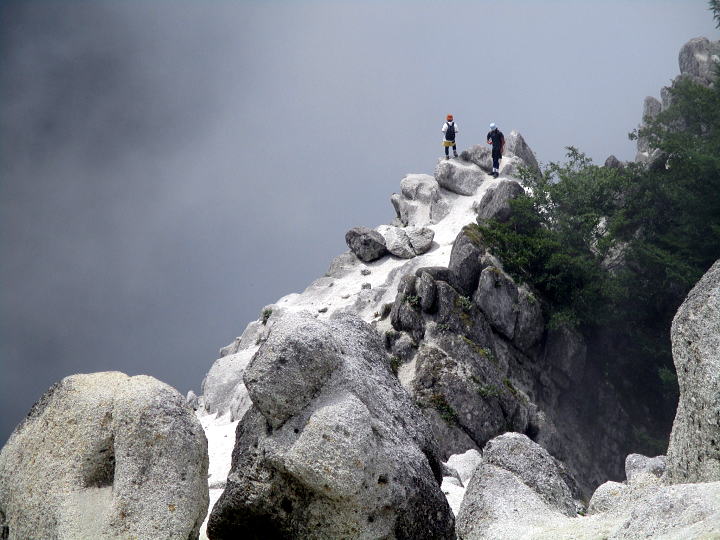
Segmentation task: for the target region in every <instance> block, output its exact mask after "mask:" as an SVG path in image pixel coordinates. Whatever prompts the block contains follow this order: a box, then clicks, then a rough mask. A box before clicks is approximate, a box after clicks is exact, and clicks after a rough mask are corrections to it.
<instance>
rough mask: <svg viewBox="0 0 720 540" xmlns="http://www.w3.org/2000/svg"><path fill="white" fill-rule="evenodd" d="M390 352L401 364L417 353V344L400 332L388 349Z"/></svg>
mask: <svg viewBox="0 0 720 540" xmlns="http://www.w3.org/2000/svg"><path fill="white" fill-rule="evenodd" d="M390 352H391V353H392V354H394V355H395V356H397V357H398V358H400V360H402V361H403V362H407V361H408V360H410V359H412V357H413V356H415V353H416V352H417V343H415V341H413V339H412V338H411V337H410V336H409V335H408V334H406V333H404V332H402V333H401V334H400V335H399V336H398V337H397V339H395V340H394V341H393V343H392V345H391V347H390Z"/></svg>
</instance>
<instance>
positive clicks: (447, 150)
mask: <svg viewBox="0 0 720 540" xmlns="http://www.w3.org/2000/svg"><path fill="white" fill-rule="evenodd" d="M445 157H446V158H448V159H450V147H449V146H448V145H447V144H446V145H445Z"/></svg>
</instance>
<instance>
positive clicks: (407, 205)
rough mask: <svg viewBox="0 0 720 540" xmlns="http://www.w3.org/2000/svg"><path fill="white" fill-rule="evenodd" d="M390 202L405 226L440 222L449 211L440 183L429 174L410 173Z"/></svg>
mask: <svg viewBox="0 0 720 540" xmlns="http://www.w3.org/2000/svg"><path fill="white" fill-rule="evenodd" d="M390 202H392V205H393V207H394V208H395V213H396V214H397V219H398V220H399V221H400V223H401V224H402V225H404V226H408V225H410V226H412V225H415V226H423V225H429V224H434V223H439V222H440V221H442V219H443V218H444V217H445V216H447V213H448V211H449V210H448V204H447V202H446V201H445V200H444V199H443V198H442V197H441V195H440V185H439V184H438V182H437V180H435V178H434V177H432V176H430V175H429V174H408V175H407V176H406V177H405V178H403V179H402V181H401V182H400V193H393V195H392V196H391V197H390Z"/></svg>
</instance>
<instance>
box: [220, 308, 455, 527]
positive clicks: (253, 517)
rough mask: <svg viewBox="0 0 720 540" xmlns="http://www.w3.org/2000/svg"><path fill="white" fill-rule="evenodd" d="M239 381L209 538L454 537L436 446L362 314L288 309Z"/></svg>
mask: <svg viewBox="0 0 720 540" xmlns="http://www.w3.org/2000/svg"><path fill="white" fill-rule="evenodd" d="M244 380H245V385H246V386H247V388H248V391H249V393H250V396H251V398H252V400H253V406H252V407H251V408H250V410H249V411H248V412H247V413H246V414H245V416H244V417H243V418H242V420H241V421H240V424H239V425H238V429H237V440H236V445H235V450H234V452H233V461H232V469H231V472H230V475H229V476H228V481H227V487H226V489H225V492H224V493H223V495H222V496H221V498H220V500H219V501H218V503H217V504H216V505H215V507H214V509H213V511H212V514H211V517H210V521H209V524H208V535H209V537H210V538H218V539H219V538H234V537H236V536H238V535H242V537H243V538H419V539H421V538H428V539H430V538H438V539H442V538H448V539H449V538H453V524H454V519H453V516H452V512H451V510H450V507H449V506H448V503H447V501H446V499H445V498H444V496H443V494H442V492H441V491H440V481H441V475H442V467H441V462H440V459H439V453H438V450H437V447H436V443H435V442H434V440H433V438H432V434H431V432H430V429H429V426H428V424H427V421H426V420H425V419H424V417H423V415H422V413H421V412H420V411H419V410H418V409H417V407H416V406H415V405H414V404H413V402H412V400H411V399H410V398H409V396H408V395H407V394H406V393H405V391H404V390H403V389H402V388H401V386H400V385H399V383H398V382H397V379H395V377H394V376H393V375H392V373H391V372H390V369H389V366H388V364H387V360H386V355H385V353H384V350H383V345H382V343H381V341H380V339H379V336H378V335H377V334H376V333H375V332H374V331H373V330H372V328H371V327H370V326H369V325H368V324H367V323H364V322H363V321H361V320H360V319H358V318H357V317H355V316H351V315H345V316H339V317H338V318H334V319H331V320H329V321H327V322H321V321H318V320H317V319H315V318H314V317H313V316H312V315H311V314H308V313H298V314H288V315H286V316H285V317H283V318H282V319H281V320H280V321H278V323H277V324H276V325H275V326H274V327H273V328H272V330H271V332H270V335H269V337H268V339H267V341H265V342H264V343H263V344H262V345H261V347H260V350H259V351H258V353H257V355H256V356H255V358H254V359H253V361H252V362H251V363H250V365H249V366H248V367H247V368H246V370H245V375H244Z"/></svg>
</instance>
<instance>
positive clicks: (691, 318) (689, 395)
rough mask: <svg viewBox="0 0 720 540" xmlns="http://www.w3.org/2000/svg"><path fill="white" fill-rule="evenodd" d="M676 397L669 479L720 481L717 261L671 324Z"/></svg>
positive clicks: (719, 280)
mask: <svg viewBox="0 0 720 540" xmlns="http://www.w3.org/2000/svg"><path fill="white" fill-rule="evenodd" d="M671 337H672V351H673V361H674V362H675V369H676V372H677V376H678V384H679V385H680V400H679V403H678V409H677V414H676V416H675V422H674V423H673V429H672V434H671V435H670V444H669V446H668V451H667V472H666V478H667V479H668V480H669V481H670V482H672V483H685V482H713V481H717V480H720V413H719V412H718V411H720V260H718V261H717V262H715V264H713V266H712V267H711V268H710V269H709V270H708V271H707V273H706V274H705V275H704V276H703V277H702V279H700V281H699V282H698V283H697V284H696V285H695V287H693V289H692V290H691V291H690V294H688V296H687V298H686V299H685V301H684V302H683V304H682V305H681V306H680V309H678V311H677V313H676V314H675V318H674V319H673V323H672V332H671Z"/></svg>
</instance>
